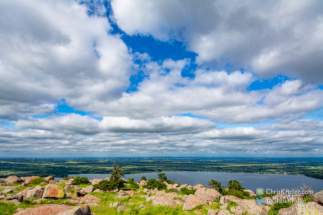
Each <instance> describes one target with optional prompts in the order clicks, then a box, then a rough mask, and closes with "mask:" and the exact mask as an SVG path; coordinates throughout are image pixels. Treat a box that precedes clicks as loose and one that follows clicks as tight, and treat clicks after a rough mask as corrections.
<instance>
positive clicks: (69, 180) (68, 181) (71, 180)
mask: <svg viewBox="0 0 323 215" xmlns="http://www.w3.org/2000/svg"><path fill="white" fill-rule="evenodd" d="M73 181H74V179H73V178H71V179H68V180H67V181H65V182H64V183H65V184H72V182H73Z"/></svg>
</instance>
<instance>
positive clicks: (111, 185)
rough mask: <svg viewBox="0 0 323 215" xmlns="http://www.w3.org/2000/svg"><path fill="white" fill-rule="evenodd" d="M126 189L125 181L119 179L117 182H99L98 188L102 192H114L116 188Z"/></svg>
mask: <svg viewBox="0 0 323 215" xmlns="http://www.w3.org/2000/svg"><path fill="white" fill-rule="evenodd" d="M122 187H124V181H123V180H121V179H119V180H117V181H107V180H102V181H100V182H99V184H98V186H97V188H98V189H100V190H104V191H107V190H114V189H116V188H119V189H120V188H122Z"/></svg>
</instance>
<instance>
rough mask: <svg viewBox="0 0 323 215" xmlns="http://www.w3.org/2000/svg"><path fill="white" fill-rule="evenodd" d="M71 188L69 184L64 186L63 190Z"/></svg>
mask: <svg viewBox="0 0 323 215" xmlns="http://www.w3.org/2000/svg"><path fill="white" fill-rule="evenodd" d="M71 189H72V186H71V185H69V184H68V185H66V186H65V187H64V191H70V190H71Z"/></svg>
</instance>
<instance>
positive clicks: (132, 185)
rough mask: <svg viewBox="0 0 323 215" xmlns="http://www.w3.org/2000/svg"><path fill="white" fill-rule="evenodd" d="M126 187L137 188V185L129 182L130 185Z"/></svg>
mask: <svg viewBox="0 0 323 215" xmlns="http://www.w3.org/2000/svg"><path fill="white" fill-rule="evenodd" d="M128 188H131V189H138V188H139V186H138V185H137V184H130V185H129V186H128Z"/></svg>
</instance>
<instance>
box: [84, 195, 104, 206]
mask: <svg viewBox="0 0 323 215" xmlns="http://www.w3.org/2000/svg"><path fill="white" fill-rule="evenodd" d="M100 201H101V199H100V198H97V197H95V196H92V195H90V194H87V195H86V196H84V197H82V198H81V202H82V203H84V204H88V203H99V202H100Z"/></svg>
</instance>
